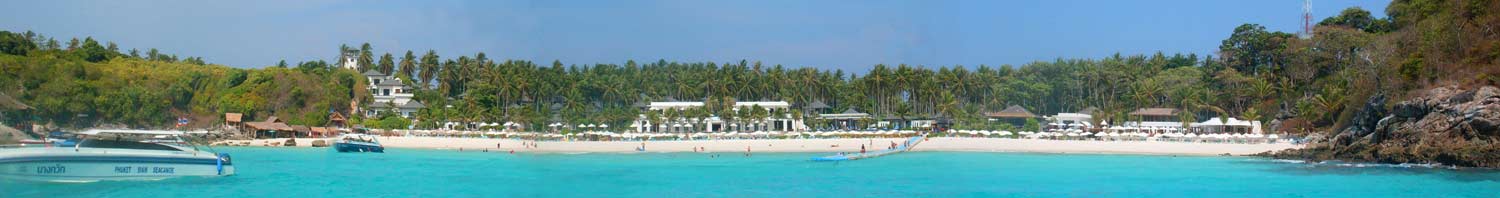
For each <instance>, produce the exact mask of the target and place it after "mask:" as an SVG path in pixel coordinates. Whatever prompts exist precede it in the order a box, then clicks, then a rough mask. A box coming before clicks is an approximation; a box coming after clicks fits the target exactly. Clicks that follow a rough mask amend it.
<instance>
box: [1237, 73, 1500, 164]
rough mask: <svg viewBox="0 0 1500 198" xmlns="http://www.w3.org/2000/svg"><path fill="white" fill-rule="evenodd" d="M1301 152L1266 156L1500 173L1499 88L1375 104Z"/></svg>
mask: <svg viewBox="0 0 1500 198" xmlns="http://www.w3.org/2000/svg"><path fill="white" fill-rule="evenodd" d="M1323 137H1328V138H1329V139H1328V140H1327V141H1313V142H1315V143H1311V144H1309V145H1308V146H1307V147H1306V148H1303V149H1294V150H1286V151H1279V152H1274V153H1265V154H1264V155H1267V156H1272V157H1276V158H1287V159H1306V160H1313V161H1322V160H1344V161H1354V162H1378V163H1422V164H1432V163H1437V164H1443V165H1454V166H1464V167H1491V168H1494V167H1500V141H1497V139H1500V88H1496V87H1493V86H1485V87H1481V88H1478V89H1471V90H1463V89H1459V88H1457V87H1441V88H1435V89H1431V90H1428V92H1427V93H1425V94H1424V95H1423V96H1421V97H1417V98H1413V99H1410V100H1406V101H1401V102H1397V103H1396V104H1394V105H1391V107H1390V108H1389V110H1387V109H1386V107H1385V99H1384V97H1380V96H1376V97H1374V98H1371V99H1370V100H1369V102H1368V103H1367V104H1365V105H1364V107H1363V108H1362V109H1360V111H1359V112H1357V113H1356V114H1355V115H1354V118H1353V119H1352V120H1351V122H1350V124H1349V126H1346V127H1344V128H1343V129H1341V130H1336V131H1335V132H1333V133H1329V134H1326V135H1325V136H1323Z"/></svg>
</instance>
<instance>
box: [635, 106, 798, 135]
mask: <svg viewBox="0 0 1500 198" xmlns="http://www.w3.org/2000/svg"><path fill="white" fill-rule="evenodd" d="M703 105H704V104H703V102H651V103H650V104H648V105H646V106H645V110H646V111H655V112H657V113H658V115H661V112H663V111H668V110H673V111H679V112H680V111H682V110H688V109H696V108H703ZM754 106H760V107H761V108H765V109H766V110H767V112H774V113H773V114H772V115H769V116H767V118H765V119H763V120H750V119H747V118H734V119H733V120H725V119H723V118H722V117H720V116H718V115H715V114H712V113H710V114H709V115H708V117H703V118H698V117H691V116H674V117H675V118H672V119H668V118H667V117H665V116H663V117H660V118H659V119H661V120H662V121H661V123H652V122H651V119H650V118H648V117H647V116H646V114H640V115H639V116H638V118H637V119H636V120H635V121H632V122H631V124H630V127H631V128H632V129H633V130H635V131H637V132H679V133H686V132H723V131H740V132H751V131H802V130H806V129H807V125H806V124H805V123H803V121H802V120H798V119H792V114H791V111H789V109H790V108H791V107H792V105H791V104H790V103H787V102H786V101H759V102H735V103H734V109H733V110H735V111H739V110H740V109H742V108H751V107H754Z"/></svg>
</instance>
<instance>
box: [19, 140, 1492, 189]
mask: <svg viewBox="0 0 1500 198" xmlns="http://www.w3.org/2000/svg"><path fill="white" fill-rule="evenodd" d="M219 150H220V151H221V152H230V153H232V154H233V155H234V157H235V166H236V168H237V169H238V175H235V176H230V177H220V178H179V179H168V180H161V181H123V182H95V183H81V184H58V183H28V182H14V181H0V193H3V194H0V195H3V196H0V197H152V198H161V197H299V198H301V197H356V196H358V197H1500V172H1496V171H1488V170H1450V169H1433V168H1393V167H1345V166H1334V165H1309V164H1302V163H1286V162H1278V161H1274V160H1265V159H1259V158H1247V157H1173V156H1140V155H1066V154H1028V153H966V152H913V153H904V154H897V155H892V156H887V157H881V158H875V159H868V160H860V161H851V162H839V163H827V162H811V161H808V159H809V158H810V157H814V156H820V155H825V154H821V153H785V154H756V155H754V156H751V157H744V156H742V154H740V153H721V156H720V157H717V158H711V157H710V156H709V155H710V154H703V153H641V154H514V155H513V154H505V153H497V152H457V151H452V150H413V149H391V150H389V152H388V153H384V154H371V153H336V152H333V151H332V150H331V149H312V148H220V149H219Z"/></svg>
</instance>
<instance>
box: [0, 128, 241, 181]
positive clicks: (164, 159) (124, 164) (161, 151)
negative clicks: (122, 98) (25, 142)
mask: <svg viewBox="0 0 1500 198" xmlns="http://www.w3.org/2000/svg"><path fill="white" fill-rule="evenodd" d="M78 134H79V135H80V136H83V137H84V138H82V141H81V142H79V143H78V144H77V145H75V146H73V147H45V148H14V149H0V179H7V180H27V181H43V182H92V181H102V180H158V179H166V178H172V177H183V176H210V177H212V176H228V175H234V164H233V163H232V162H233V161H232V160H230V158H229V154H227V153H214V152H208V151H201V150H199V149H198V148H197V147H196V146H193V145H191V144H188V143H187V142H188V141H184V140H183V139H182V138H183V137H182V134H183V133H182V132H179V131H147V130H89V131H84V132H80V133H78ZM179 144H181V145H179Z"/></svg>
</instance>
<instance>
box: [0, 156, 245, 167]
mask: <svg viewBox="0 0 1500 198" xmlns="http://www.w3.org/2000/svg"><path fill="white" fill-rule="evenodd" d="M218 161H219V160H217V159H188V158H167V157H102V156H44V157H17V158H6V159H0V164H3V163H22V162H112V163H119V162H124V163H163V164H198V165H218ZM231 163H232V162H224V164H223V165H224V166H229V165H233V164H231Z"/></svg>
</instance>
